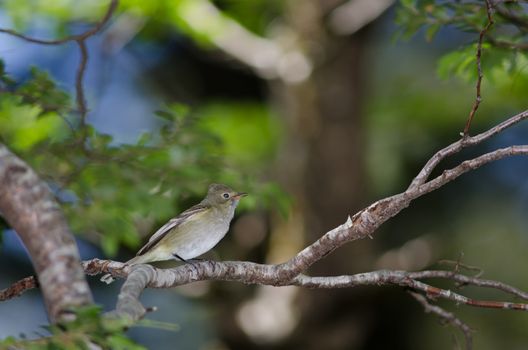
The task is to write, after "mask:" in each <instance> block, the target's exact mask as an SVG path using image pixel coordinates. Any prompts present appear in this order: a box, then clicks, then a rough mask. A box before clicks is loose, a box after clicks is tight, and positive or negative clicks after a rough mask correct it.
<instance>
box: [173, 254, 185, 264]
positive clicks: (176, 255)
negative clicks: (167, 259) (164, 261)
mask: <svg viewBox="0 0 528 350" xmlns="http://www.w3.org/2000/svg"><path fill="white" fill-rule="evenodd" d="M172 256H173V257H175V258H176V259H178V260H180V261H181V262H184V263H186V262H187V260H185V259H184V258H182V257H181V256H179V255H178V254H176V253H172Z"/></svg>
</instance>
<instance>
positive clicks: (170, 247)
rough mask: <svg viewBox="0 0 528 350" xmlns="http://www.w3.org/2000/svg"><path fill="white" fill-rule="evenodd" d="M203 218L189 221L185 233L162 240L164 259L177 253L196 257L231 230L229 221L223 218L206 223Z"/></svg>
mask: <svg viewBox="0 0 528 350" xmlns="http://www.w3.org/2000/svg"><path fill="white" fill-rule="evenodd" d="M200 221H201V220H198V221H194V222H189V223H187V224H186V227H185V230H184V231H185V234H181V233H179V234H177V235H170V234H169V235H167V236H166V237H165V238H164V239H163V240H162V242H160V243H161V244H160V245H162V246H163V247H164V248H165V249H163V253H162V252H159V253H162V255H164V257H163V259H160V260H165V259H173V258H175V256H174V255H175V254H177V255H178V256H179V257H181V258H183V259H184V260H188V259H193V258H196V257H198V256H200V255H202V254H205V253H206V252H208V251H209V250H211V249H213V247H214V246H216V245H217V244H218V242H220V240H222V238H224V236H225V235H226V233H227V231H228V230H229V221H227V220H222V221H216V222H213V223H208V224H204V223H203V222H200Z"/></svg>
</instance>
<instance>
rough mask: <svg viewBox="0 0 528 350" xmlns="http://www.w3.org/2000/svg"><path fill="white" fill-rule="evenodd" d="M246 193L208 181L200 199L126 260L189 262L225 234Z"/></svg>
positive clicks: (135, 261) (104, 279) (108, 277)
mask: <svg viewBox="0 0 528 350" xmlns="http://www.w3.org/2000/svg"><path fill="white" fill-rule="evenodd" d="M246 195H247V193H244V192H235V191H233V190H232V189H231V188H229V187H228V186H226V185H221V184H211V185H209V189H208V191H207V195H206V196H205V198H204V199H203V200H202V201H201V202H200V203H198V204H197V205H195V206H193V207H191V208H189V209H187V210H186V211H184V212H183V213H181V214H180V215H178V216H176V217H175V218H173V219H170V220H169V222H167V223H166V224H165V225H163V226H162V227H160V229H159V230H157V231H156V232H155V233H154V234H153V235H152V236H151V237H150V239H149V240H148V242H147V244H145V245H144V246H143V247H142V248H141V249H140V250H139V251H138V252H137V254H136V257H134V258H132V259H130V260H129V261H127V262H126V264H128V265H134V264H144V263H148V262H153V261H162V260H172V259H178V260H180V261H183V262H186V261H187V260H190V259H193V258H195V257H197V256H200V255H202V254H204V253H206V252H208V251H209V250H211V249H212V248H213V247H214V246H215V245H216V244H217V243H218V242H220V240H221V239H222V238H224V236H225V235H226V233H227V231H228V230H229V224H230V223H231V220H232V219H233V215H234V213H235V208H236V206H237V205H238V202H239V201H240V198H242V197H244V196H246ZM113 280H114V279H113V278H112V276H111V275H110V274H106V275H104V276H103V277H102V278H101V281H103V282H106V283H111V282H112V281H113Z"/></svg>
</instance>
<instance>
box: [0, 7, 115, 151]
mask: <svg viewBox="0 0 528 350" xmlns="http://www.w3.org/2000/svg"><path fill="white" fill-rule="evenodd" d="M118 3H119V1H118V0H111V1H110V4H109V5H108V9H107V10H106V12H105V15H104V16H103V17H102V18H101V19H100V20H99V21H98V22H97V23H96V24H95V25H94V26H93V27H92V28H90V29H88V30H86V31H85V32H83V33H80V34H73V35H69V36H66V37H64V38H61V39H38V38H32V37H29V36H27V35H24V34H21V33H18V32H16V31H14V30H12V29H3V28H0V33H6V34H9V35H12V36H14V37H17V38H20V39H23V40H25V41H28V42H31V43H36V44H42V45H61V44H64V43H67V42H72V41H73V42H76V43H77V45H78V46H79V50H80V54H81V60H80V62H79V66H78V68H77V74H76V78H75V91H76V101H77V110H78V113H79V120H80V122H79V124H80V129H81V130H82V134H81V137H80V140H79V143H82V144H83V145H84V143H85V139H86V135H87V134H86V130H85V126H86V115H87V113H88V109H87V107H86V99H85V94H84V85H83V80H84V73H85V71H86V65H87V62H88V50H87V48H86V39H88V38H89V37H91V36H93V35H95V34H96V33H98V32H99V31H100V30H101V29H102V28H103V27H104V26H105V25H106V23H107V22H108V21H109V20H110V18H112V14H113V13H114V11H115V10H116V8H117V5H118Z"/></svg>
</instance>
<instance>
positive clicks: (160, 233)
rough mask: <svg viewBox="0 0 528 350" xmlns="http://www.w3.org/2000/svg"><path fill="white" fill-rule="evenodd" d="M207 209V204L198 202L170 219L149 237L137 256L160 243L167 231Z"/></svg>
mask: <svg viewBox="0 0 528 350" xmlns="http://www.w3.org/2000/svg"><path fill="white" fill-rule="evenodd" d="M206 209H207V206H205V205H203V204H197V205H195V206H193V207H191V208H189V209H187V210H186V211H184V212H183V213H181V214H180V215H178V216H176V217H175V218H173V219H170V220H169V221H168V222H167V223H166V224H165V225H163V226H161V227H160V228H159V229H158V230H157V231H156V232H154V234H153V235H152V236H151V237H150V238H149V240H148V242H147V244H145V245H144V246H143V247H141V249H140V250H139V251H138V252H137V254H136V256H139V255H143V254H145V253H146V252H148V251H149V250H150V249H151V248H152V247H154V246H155V245H156V244H158V243H159V242H160V241H161V240H162V239H163V237H165V236H166V235H167V233H169V232H170V231H171V230H172V229H174V228H175V227H178V226H179V225H181V223H182V222H184V221H185V220H187V219H190V218H191V217H192V216H195V215H196V214H199V213H202V212H204V211H205V210H206Z"/></svg>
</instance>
